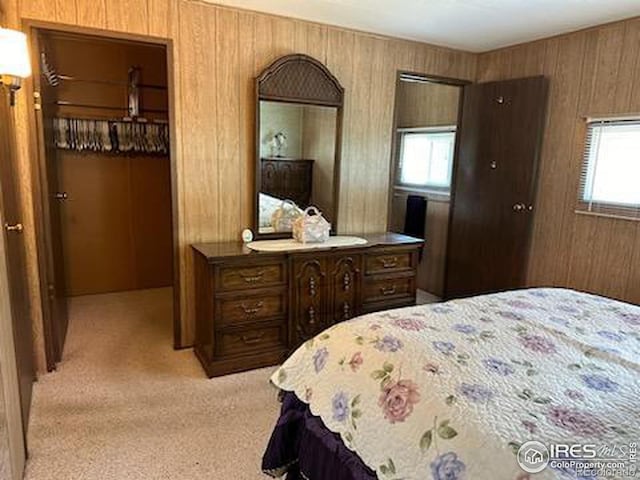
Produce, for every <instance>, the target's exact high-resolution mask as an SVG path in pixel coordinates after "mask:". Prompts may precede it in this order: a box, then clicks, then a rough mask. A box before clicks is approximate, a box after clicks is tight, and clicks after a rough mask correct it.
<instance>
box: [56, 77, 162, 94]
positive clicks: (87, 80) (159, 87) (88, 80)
mask: <svg viewBox="0 0 640 480" xmlns="http://www.w3.org/2000/svg"><path fill="white" fill-rule="evenodd" d="M58 78H59V79H60V80H63V81H65V82H81V83H98V84H102V85H115V86H121V87H129V86H130V84H129V83H128V82H122V81H118V80H98V79H93V78H78V77H72V76H70V75H62V74H59V75H58ZM136 87H137V88H146V89H151V90H167V87H166V86H164V85H153V84H145V83H140V84H137V85H136Z"/></svg>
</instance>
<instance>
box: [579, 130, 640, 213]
mask: <svg viewBox="0 0 640 480" xmlns="http://www.w3.org/2000/svg"><path fill="white" fill-rule="evenodd" d="M577 210H578V211H581V212H586V213H593V214H598V215H605V216H613V217H621V218H627V219H634V220H637V219H640V118H634V119H590V120H588V121H587V138H586V143H585V150H584V157H583V162H582V172H581V175H580V191H579V197H578V207H577Z"/></svg>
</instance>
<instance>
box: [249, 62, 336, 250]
mask: <svg viewBox="0 0 640 480" xmlns="http://www.w3.org/2000/svg"><path fill="white" fill-rule="evenodd" d="M261 100H268V101H272V102H283V103H297V104H301V105H315V106H320V107H333V108H335V109H336V135H335V137H336V138H335V141H336V144H335V161H334V170H333V212H334V213H333V218H331V219H330V221H331V233H332V234H335V233H336V226H337V224H338V211H339V191H340V158H341V146H342V114H343V108H344V88H343V87H342V85H340V82H339V81H338V79H337V78H336V77H335V76H334V75H333V74H332V73H331V72H330V71H329V69H328V68H327V67H326V66H325V65H323V64H322V63H321V62H320V61H318V60H316V59H315V58H313V57H310V56H309V55H304V54H292V55H286V56H284V57H281V58H279V59H277V60H276V61H274V62H273V63H272V64H271V65H269V66H268V67H267V68H266V69H265V70H264V71H263V72H262V73H261V74H260V75H259V76H258V77H257V79H256V121H255V123H256V131H255V148H256V150H255V152H256V153H255V156H256V162H255V172H256V174H255V177H256V182H255V195H254V207H255V212H254V236H255V238H258V239H268V238H270V239H275V238H286V237H290V236H291V233H290V232H278V233H260V219H259V216H260V207H259V202H260V189H261V186H262V177H261V165H260V162H261V158H260V101H261Z"/></svg>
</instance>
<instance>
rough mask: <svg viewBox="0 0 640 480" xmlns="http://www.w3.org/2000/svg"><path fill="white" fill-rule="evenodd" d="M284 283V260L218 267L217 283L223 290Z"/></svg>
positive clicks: (285, 268) (285, 275)
mask: <svg viewBox="0 0 640 480" xmlns="http://www.w3.org/2000/svg"><path fill="white" fill-rule="evenodd" d="M286 283H287V266H286V263H284V262H273V263H264V264H260V265H253V266H240V265H222V266H220V267H218V285H219V289H220V290H223V291H225V290H226V291H228V290H244V289H253V288H261V287H270V286H274V285H283V284H286Z"/></svg>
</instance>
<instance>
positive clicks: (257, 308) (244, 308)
mask: <svg viewBox="0 0 640 480" xmlns="http://www.w3.org/2000/svg"><path fill="white" fill-rule="evenodd" d="M262 307H264V303H263V302H258V303H256V305H255V307H248V306H246V305H245V304H244V303H243V304H242V305H240V308H241V309H242V311H243V312H244V313H246V314H247V315H255V314H256V313H258V312H259V311H260V310H262Z"/></svg>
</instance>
